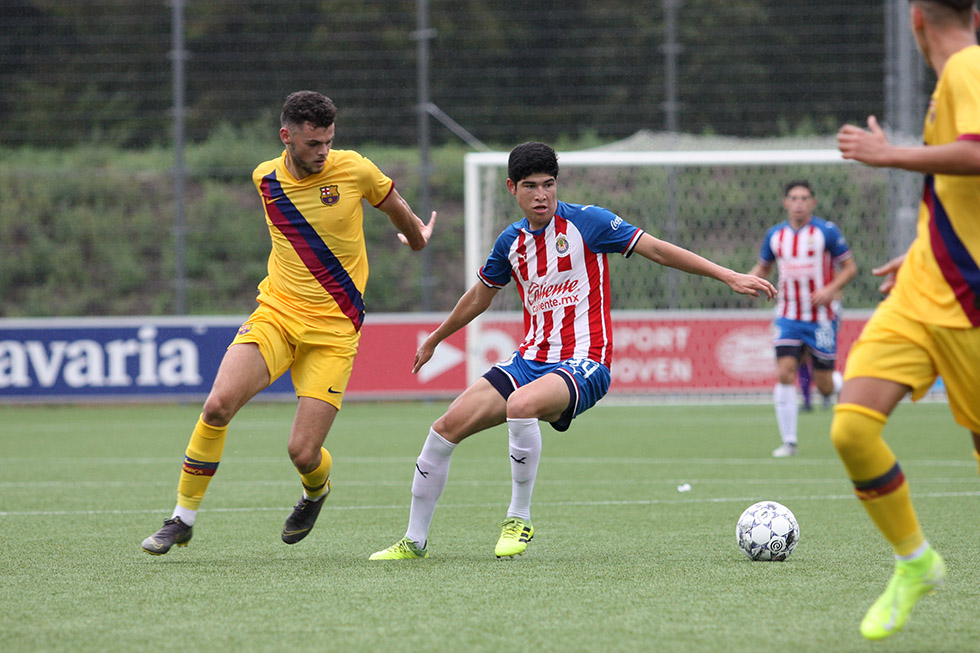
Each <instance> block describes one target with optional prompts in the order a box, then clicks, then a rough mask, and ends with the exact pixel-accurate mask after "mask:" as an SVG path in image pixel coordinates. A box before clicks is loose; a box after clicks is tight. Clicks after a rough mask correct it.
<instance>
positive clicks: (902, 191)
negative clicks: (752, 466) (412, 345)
mask: <svg viewBox="0 0 980 653" xmlns="http://www.w3.org/2000/svg"><path fill="white" fill-rule="evenodd" d="M507 158H508V153H507V152H479V153H470V154H467V155H466V157H465V160H464V168H465V169H464V173H465V198H464V199H465V223H464V229H465V270H464V284H463V285H464V286H465V287H467V288H468V287H469V286H470V285H472V283H474V282H475V281H476V271H477V270H478V269H479V268H480V266H481V265H482V264H483V263H484V262H485V260H486V257H487V255H488V253H489V251H490V248H491V247H492V245H493V242H494V239H495V238H496V236H497V235H498V234H499V233H500V232H501V231H502V230H503V228H504V227H505V226H506V225H508V224H510V223H512V222H515V221H517V220H519V219H520V218H521V215H520V211H519V209H518V208H517V205H516V202H515V201H514V199H513V198H512V197H511V196H510V195H509V193H508V192H507V189H506V186H505V180H506V178H507V171H506V168H507ZM558 163H559V166H560V168H561V173H560V176H559V193H558V197H559V199H561V200H563V201H568V202H573V203H580V204H597V205H600V206H603V207H605V208H608V209H609V210H611V211H612V212H613V213H616V214H617V215H619V216H621V217H622V218H623V219H624V220H626V221H627V222H630V223H633V224H635V225H637V226H639V227H642V228H643V229H645V230H646V231H648V232H650V233H651V234H653V235H654V236H657V237H658V238H663V239H664V240H668V241H670V242H674V243H676V244H678V245H680V246H682V247H685V248H687V249H690V250H692V251H694V252H697V253H699V254H702V255H704V256H706V257H707V258H709V259H711V260H714V261H716V262H718V263H720V264H722V265H726V266H728V267H731V268H732V269H737V270H740V271H743V272H744V271H748V269H749V268H751V267H752V265H753V264H754V263H755V261H756V259H757V256H758V252H759V246H760V245H761V243H762V239H763V236H764V234H765V231H766V229H767V228H768V227H769V226H771V225H773V224H776V223H777V222H780V221H781V220H784V219H785V218H786V215H785V211H784V210H783V209H782V207H781V200H782V191H783V186H784V185H785V184H786V183H787V182H789V181H791V180H797V179H806V180H808V181H809V182H810V183H811V185H812V186H813V189H814V192H815V195H816V198H817V209H816V211H815V214H816V215H819V216H821V217H824V218H826V219H829V220H833V221H835V222H837V223H838V224H840V226H841V230H842V231H843V233H844V235H845V237H846V238H847V239H848V242H849V244H850V245H851V248H852V250H853V251H855V257H856V259H857V260H858V262H859V266H861V267H863V269H864V270H867V269H868V268H870V267H872V266H874V265H877V264H879V263H881V262H883V261H884V260H887V258H889V257H890V256H892V255H893V254H895V253H898V252H900V251H903V250H904V248H905V246H907V245H908V243H909V242H911V237H912V235H913V234H914V221H915V217H914V216H915V199H917V198H916V194H917V185H918V184H921V181H920V180H919V178H918V177H916V176H914V175H911V176H910V175H909V173H901V172H898V173H896V171H890V170H883V169H876V168H869V167H868V166H863V165H857V164H853V163H852V162H850V161H847V160H845V159H843V158H842V157H841V155H840V152H838V151H837V150H836V149H772V150H760V149H754V150H737V149H732V150H688V151H632V152H627V151H605V150H593V151H575V152H559V153H558ZM619 258H620V257H613V256H610V267H611V270H612V280H613V311H614V321H615V316H616V312H618V311H637V310H645V311H651V310H652V311H665V310H669V311H672V314H674V315H676V314H677V312H678V311H685V312H693V313H695V314H700V315H701V316H702V317H703V316H704V315H713V316H717V317H718V318H719V319H723V314H721V313H719V311H729V310H734V311H736V312H738V311H741V312H742V313H744V312H745V311H747V310H749V311H756V312H760V311H761V312H764V311H766V310H767V309H766V308H764V304H761V303H760V302H759V301H758V300H755V301H747V300H746V299H745V298H742V297H739V296H735V295H733V294H732V293H731V292H730V291H729V290H728V289H727V288H726V287H724V286H723V284H718V283H717V282H715V281H713V280H707V279H704V278H701V277H692V275H685V274H683V273H679V272H678V271H676V270H672V269H669V268H657V266H655V265H653V264H650V266H652V267H650V268H646V269H643V270H640V268H641V267H643V263H636V262H633V263H629V266H630V269H618V268H619V266H621V265H622V263H621V262H619V261H617V260H614V259H619ZM646 263H649V262H646ZM860 276H862V277H870V276H871V275H870V274H867V273H865V274H863V275H860ZM876 287H877V283H875V281H874V280H873V279H867V280H865V281H863V282H853V283H852V284H851V286H849V287H848V289H847V291H846V293H845V306H847V307H853V308H863V309H866V308H870V307H872V306H873V305H874V303H876V301H877V299H878V297H877V294H876ZM516 296H517V293H516V292H513V291H510V290H507V289H505V290H504V291H503V292H502V293H500V296H498V298H497V299H495V300H494V305H493V306H492V307H491V309H490V310H489V311H488V312H487V313H485V314H484V316H481V318H478V319H477V320H474V321H473V322H472V323H471V324H470V325H469V327H468V330H467V337H466V349H467V352H466V354H467V381H468V383H471V382H473V381H474V380H475V379H476V378H478V377H479V376H480V375H481V374H482V373H483V372H484V371H486V368H487V364H488V359H487V357H486V348H485V347H484V344H483V342H482V340H483V339H482V338H481V323H482V322H483V321H484V320H485V319H494V318H497V319H500V318H503V319H516V318H515V317H514V316H515V315H518V314H519V312H520V304H519V300H518V299H517V297H516ZM750 299H751V298H750ZM725 315H730V314H728V313H726V314H725ZM614 365H615V361H614ZM614 385H615V374H614ZM706 391H707V392H710V389H707V388H706Z"/></svg>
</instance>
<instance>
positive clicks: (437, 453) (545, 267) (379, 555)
mask: <svg viewBox="0 0 980 653" xmlns="http://www.w3.org/2000/svg"><path fill="white" fill-rule="evenodd" d="M507 176H508V179H507V188H508V190H510V192H511V194H512V195H514V197H515V199H516V200H517V204H518V206H519V207H520V209H521V211H522V212H523V214H524V217H523V218H522V219H521V220H520V221H518V222H515V223H514V224H512V225H510V226H509V227H507V228H506V229H504V231H503V232H502V233H501V234H500V236H498V237H497V240H496V242H495V243H494V246H493V251H492V252H491V253H490V255H489V257H488V258H487V262H486V264H485V265H484V266H483V267H482V268H481V269H480V271H479V273H478V276H479V280H478V281H477V282H476V283H475V284H474V285H473V287H471V288H470V289H469V290H468V291H467V292H466V293H465V294H464V295H463V296H462V298H460V300H459V302H458V303H457V304H456V307H455V308H454V309H453V311H452V313H450V315H449V317H447V318H446V320H445V321H444V322H443V323H442V324H441V325H440V326H439V328H437V329H436V330H435V331H434V332H433V333H432V334H430V335H429V337H428V339H427V340H426V341H425V342H424V343H423V344H422V345H421V346H420V347H419V349H418V351H417V352H416V355H415V365H414V368H413V372H418V371H419V369H420V368H421V367H422V366H423V365H424V364H425V363H426V361H428V360H429V359H430V358H431V357H432V354H433V351H434V350H435V348H436V346H437V345H438V344H439V343H440V342H442V341H443V340H444V339H446V338H447V337H448V336H449V335H451V334H452V333H454V332H456V331H458V330H459V329H461V328H462V327H463V326H465V325H466V324H467V323H469V322H470V321H471V320H472V319H473V318H475V317H476V316H478V315H480V314H481V313H483V312H484V311H485V310H487V308H489V306H490V302H491V301H492V300H493V298H494V297H495V296H496V294H497V292H498V291H499V290H500V289H501V288H503V287H504V286H505V285H506V284H507V283H508V282H509V281H510V280H511V279H513V280H514V281H515V283H516V285H517V290H518V292H519V293H520V295H521V298H522V300H523V304H524V321H525V325H526V335H525V337H524V340H523V342H522V343H521V345H520V347H519V348H518V350H517V351H516V352H514V353H513V354H512V355H511V356H510V357H509V358H508V359H506V360H504V361H502V362H500V363H497V364H496V365H494V366H493V367H492V368H490V371H488V372H487V373H486V374H485V375H484V376H483V377H482V378H480V379H478V380H477V381H476V382H475V383H474V384H473V385H471V386H470V387H469V388H467V389H466V390H465V391H464V392H463V393H462V394H461V395H460V396H459V397H457V398H456V400H455V401H454V402H453V403H452V405H451V406H450V407H449V409H448V410H447V411H446V413H445V414H444V415H443V416H442V417H440V418H439V419H437V420H436V421H435V423H433V425H432V428H431V429H430V430H429V434H428V436H427V437H426V440H425V443H424V445H423V446H422V452H421V453H420V454H419V457H418V460H417V462H416V466H415V477H414V480H413V483H412V503H411V510H410V514H409V523H408V530H407V532H406V534H405V537H404V538H402V539H401V540H399V541H398V542H396V543H395V544H393V545H392V546H390V547H389V548H387V549H384V550H382V551H378V552H376V553H374V554H373V555H371V559H372V560H393V559H410V558H426V557H428V550H427V540H428V533H429V526H430V524H431V522H432V516H433V513H434V512H435V508H436V503H437V501H438V500H439V496H440V495H441V494H442V491H443V488H444V487H445V485H446V480H447V478H448V476H449V462H450V457H451V456H452V453H453V449H454V448H455V447H456V445H458V444H459V443H460V442H461V441H463V439H465V438H467V437H468V436H470V435H473V434H474V433H478V432H480V431H483V430H485V429H488V428H490V427H492V426H496V425H498V424H503V423H504V422H506V423H507V429H508V433H509V436H508V437H509V449H510V461H511V474H512V486H511V503H510V507H509V508H508V510H507V517H506V519H505V520H504V522H503V524H501V535H500V539H499V540H498V542H497V544H496V546H495V548H494V553H495V555H496V556H497V557H498V558H501V557H513V556H515V555H519V554H521V553H523V552H524V550H525V549H526V548H527V543H528V541H529V540H530V539H531V537H532V536H533V535H534V528H533V527H532V526H531V492H532V490H533V487H534V479H535V477H536V475H537V468H538V461H539V460H540V457H541V429H540V426H539V424H538V420H539V419H540V420H544V421H546V422H550V423H551V425H552V426H553V427H554V428H555V429H557V430H559V431H564V430H566V429H567V428H568V427H569V425H570V423H571V421H572V419H573V418H574V417H575V416H576V415H579V414H580V413H582V412H583V411H585V410H587V409H588V408H590V407H591V406H592V405H594V404H595V402H597V401H598V400H599V399H600V398H601V397H602V396H603V395H604V394H605V393H606V391H607V390H608V388H609V381H610V376H609V365H610V362H611V360H612V323H611V318H610V297H609V270H608V263H607V260H606V255H607V253H616V254H622V255H623V256H627V257H628V256H630V255H632V254H633V253H637V254H639V255H640V256H643V257H644V258H648V259H650V260H651V261H654V262H655V263H659V264H661V265H667V266H670V267H674V268H677V269H679V270H683V271H685V272H690V273H692V274H700V275H704V276H708V277H712V278H714V279H718V280H720V281H722V282H724V283H726V284H728V286H729V287H731V288H732V290H734V291H735V292H738V293H741V294H744V295H752V296H758V295H759V294H762V295H764V296H765V297H767V298H770V299H771V298H772V297H773V296H775V294H776V291H775V288H773V286H772V284H770V283H769V282H768V281H766V280H765V279H760V278H759V277H755V276H751V275H747V274H739V273H738V272H734V271H732V270H729V269H727V268H724V267H722V266H720V265H717V264H715V263H712V262H711V261H708V260H707V259H704V258H702V257H700V256H698V255H696V254H694V253H692V252H689V251H688V250H686V249H683V248H681V247H678V246H676V245H672V244H670V243H667V242H664V241H662V240H658V239H657V238H654V237H653V236H651V235H650V234H648V233H645V232H644V231H643V230H642V229H639V228H637V227H635V226H633V225H631V224H629V223H627V222H625V221H624V220H623V219H622V218H620V217H618V216H616V215H615V214H613V213H611V212H610V211H608V210H606V209H604V208H600V207H598V206H594V205H580V204H567V203H565V202H560V201H558V159H557V157H556V155H555V151H554V150H553V149H552V148H551V147H549V146H548V145H545V144H543V143H524V144H523V145H519V146H517V147H516V148H514V149H513V151H511V153H510V158H509V160H508V165H507Z"/></svg>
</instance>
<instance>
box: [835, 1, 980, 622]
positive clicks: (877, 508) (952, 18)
mask: <svg viewBox="0 0 980 653" xmlns="http://www.w3.org/2000/svg"><path fill="white" fill-rule="evenodd" d="M909 18H910V21H911V28H912V32H913V34H914V35H915V40H916V43H917V44H918V46H919V50H920V51H921V52H922V54H923V56H924V57H925V59H926V62H927V63H928V64H929V66H930V67H931V68H932V69H933V70H934V71H935V72H936V76H937V78H938V81H937V82H936V88H935V90H934V91H933V94H932V99H931V101H930V103H929V108H928V111H927V113H926V119H925V132H924V134H923V142H924V143H925V144H924V145H919V146H915V147H895V146H893V145H891V144H890V143H889V142H888V139H887V137H886V136H885V134H884V132H883V131H882V129H881V127H879V125H878V122H877V120H876V119H875V118H874V116H871V117H869V118H868V130H864V129H861V128H860V127H857V126H854V125H844V126H843V127H841V129H840V131H839V132H838V134H837V141H838V144H839V146H840V150H841V153H842V154H843V155H844V158H846V159H854V160H857V161H861V162H863V163H866V164H868V165H872V166H885V167H890V168H901V169H903V170H912V171H916V172H922V173H925V183H924V185H923V193H922V201H921V202H920V203H919V219H918V229H917V233H916V237H915V240H914V241H913V242H912V245H911V246H910V247H909V249H908V251H907V252H906V254H905V256H902V257H898V258H896V259H893V260H892V261H890V262H888V263H887V264H885V265H884V266H882V267H880V268H878V269H876V270H874V273H875V274H877V275H881V276H884V277H885V281H884V282H883V283H882V285H881V290H882V291H883V292H888V293H889V294H888V297H887V298H886V299H885V300H884V301H883V302H882V303H881V304H880V305H879V306H878V308H877V309H875V312H874V314H873V315H872V316H871V319H870V320H869V321H868V323H867V324H866V325H865V327H864V330H863V331H862V332H861V335H860V337H859V338H858V340H857V342H856V343H855V344H854V346H853V347H852V349H851V350H850V353H849V355H848V359H847V366H846V369H845V372H844V378H845V381H844V388H843V390H842V391H841V394H840V400H839V403H838V404H837V407H836V409H835V412H834V421H833V424H832V426H831V439H832V440H833V443H834V446H835V447H836V449H837V452H838V454H840V457H841V460H842V461H843V463H844V467H845V468H846V469H847V473H848V476H850V478H851V480H852V481H853V483H854V491H855V493H856V494H857V496H858V498H859V499H861V503H862V505H863V506H864V508H865V509H866V510H867V512H868V515H869V516H870V517H871V519H872V520H873V521H874V523H875V525H876V526H877V527H878V530H880V531H881V533H882V535H884V536H885V539H887V540H888V542H889V543H890V544H891V545H892V548H893V549H894V552H895V572H894V574H893V575H892V579H891V581H890V582H889V584H888V587H887V588H886V589H885V591H884V593H882V595H881V596H880V597H879V598H878V600H877V601H875V603H874V604H873V605H872V606H871V608H870V609H869V610H868V612H867V614H865V616H864V619H863V620H862V621H861V633H862V634H863V635H864V636H865V637H867V638H869V639H881V638H883V637H888V636H889V635H891V634H893V633H894V632H896V631H897V630H899V629H900V628H902V626H903V625H904V624H905V622H906V621H907V619H908V616H909V613H910V612H911V610H912V608H913V607H914V606H915V604H916V602H917V601H918V600H919V599H920V598H921V597H922V596H924V595H925V594H928V593H930V592H932V591H934V590H935V589H936V588H937V587H939V586H940V585H942V583H943V580H944V578H945V576H946V565H945V563H944V562H943V559H942V557H940V555H939V554H938V553H937V552H936V551H935V550H934V549H933V548H932V547H931V546H930V545H929V543H928V541H926V539H925V536H924V534H923V532H922V528H921V527H920V525H919V521H918V517H917V516H916V514H915V509H914V508H913V506H912V500H911V496H910V493H909V486H908V482H907V481H906V479H905V475H904V474H903V472H902V469H901V467H899V464H898V460H897V459H896V458H895V454H894V453H893V452H892V451H891V448H890V447H889V446H888V445H887V444H886V443H885V441H884V439H883V438H882V432H883V430H884V426H885V423H886V421H887V420H888V416H889V415H890V414H891V412H892V410H893V409H894V408H895V405H896V404H897V403H898V402H899V401H900V400H901V399H902V398H903V397H905V395H907V394H909V392H911V393H912V399H919V398H921V397H922V396H923V395H924V394H925V393H926V391H927V390H928V389H929V388H930V387H931V386H932V385H933V383H934V382H935V380H936V377H937V376H942V378H943V382H944V383H945V385H946V393H947V396H948V397H949V406H950V409H951V411H952V413H953V417H954V418H955V419H956V422H957V423H958V424H960V425H962V426H964V427H966V428H967V429H970V431H972V433H973V444H974V454H975V455H977V457H978V459H980V453H977V452H978V451H980V47H978V46H977V33H976V30H977V28H978V27H980V14H978V12H977V9H976V3H975V2H974V1H973V0H929V1H926V0H912V1H911V2H910V3H909ZM935 435H936V434H934V433H924V434H923V437H927V438H928V437H935ZM963 564H967V563H966V562H964V563H963ZM934 628H935V629H936V632H937V633H938V632H940V631H941V629H942V626H941V625H939V624H937V625H936V626H935V627H934Z"/></svg>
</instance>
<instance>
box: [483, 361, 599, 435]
mask: <svg viewBox="0 0 980 653" xmlns="http://www.w3.org/2000/svg"><path fill="white" fill-rule="evenodd" d="M552 372H554V373H555V374H557V375H559V376H560V377H562V378H563V379H565V383H566V384H567V385H568V394H569V397H570V399H569V401H568V408H566V409H565V411H564V412H562V414H561V417H559V418H558V421H556V422H551V426H552V428H554V429H555V430H556V431H567V430H568V427H569V426H570V425H571V423H572V419H574V418H575V417H578V416H579V415H580V414H582V413H584V412H585V411H587V410H588V409H590V408H592V407H593V406H595V404H596V402H597V401H599V400H600V399H602V397H603V396H605V394H606V392H608V391H609V382H610V375H609V368H608V367H606V366H605V365H603V364H602V363H597V362H595V361H590V360H587V359H581V358H569V359H568V360H563V361H561V362H560V363H539V362H537V361H529V360H525V359H523V358H521V357H520V356H518V355H517V352H514V353H513V354H511V356H510V358H508V359H507V360H505V361H502V362H500V363H497V364H496V365H494V366H493V367H491V368H490V370H489V371H487V373H486V374H484V375H483V378H485V379H486V380H487V381H489V382H490V385H492V386H493V387H494V388H495V389H496V390H497V392H499V393H500V395H501V396H502V397H503V398H504V399H507V398H508V397H510V395H511V393H512V392H514V390H517V389H518V388H520V387H521V386H523V385H526V384H528V383H530V382H531V381H534V380H536V379H540V378H541V377H542V376H544V375H545V374H550V373H552Z"/></svg>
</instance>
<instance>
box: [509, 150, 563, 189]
mask: <svg viewBox="0 0 980 653" xmlns="http://www.w3.org/2000/svg"><path fill="white" fill-rule="evenodd" d="M539 173H544V174H546V175H551V176H552V177H555V178H557V177H558V155H557V154H555V150H554V149H552V148H551V146H549V145H545V144H544V143H537V142H534V141H532V142H529V143H521V144H520V145H518V146H517V147H515V148H514V149H513V150H511V151H510V157H509V158H508V159H507V178H508V179H510V180H511V181H513V182H514V183H515V184H516V183H517V182H519V181H520V180H522V179H526V178H527V177H530V176H531V175H535V174H539Z"/></svg>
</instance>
